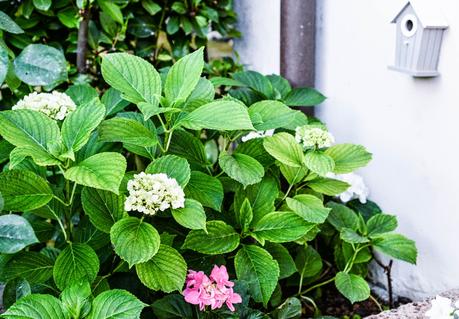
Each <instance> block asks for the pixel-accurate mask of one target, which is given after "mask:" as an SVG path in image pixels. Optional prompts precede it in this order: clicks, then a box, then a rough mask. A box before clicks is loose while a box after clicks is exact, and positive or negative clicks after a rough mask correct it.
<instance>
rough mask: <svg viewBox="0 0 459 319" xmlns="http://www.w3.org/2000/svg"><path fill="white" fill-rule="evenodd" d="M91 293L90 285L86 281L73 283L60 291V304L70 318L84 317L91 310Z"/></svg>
mask: <svg viewBox="0 0 459 319" xmlns="http://www.w3.org/2000/svg"><path fill="white" fill-rule="evenodd" d="M91 294H92V293H91V286H90V285H89V283H88V282H86V281H82V282H78V283H75V284H73V285H71V286H69V287H67V288H65V289H64V291H63V292H62V294H61V300H62V305H63V306H64V308H65V309H66V310H67V311H68V312H69V313H70V315H71V316H72V318H84V317H86V316H87V315H88V313H89V311H90V310H91V300H90V297H91Z"/></svg>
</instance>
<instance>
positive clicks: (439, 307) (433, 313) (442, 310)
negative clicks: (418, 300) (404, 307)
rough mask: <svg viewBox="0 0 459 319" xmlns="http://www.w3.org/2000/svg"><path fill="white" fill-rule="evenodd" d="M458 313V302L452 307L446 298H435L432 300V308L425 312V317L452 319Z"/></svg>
mask: <svg viewBox="0 0 459 319" xmlns="http://www.w3.org/2000/svg"><path fill="white" fill-rule="evenodd" d="M458 313H459V300H458V301H456V302H455V303H454V306H453V305H452V301H451V300H450V299H448V298H445V297H442V296H437V297H436V298H435V299H433V300H432V307H431V308H430V309H429V310H428V311H427V312H426V316H427V317H428V318H431V319H453V318H455V316H454V315H455V314H458Z"/></svg>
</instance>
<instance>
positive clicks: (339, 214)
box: [327, 202, 359, 231]
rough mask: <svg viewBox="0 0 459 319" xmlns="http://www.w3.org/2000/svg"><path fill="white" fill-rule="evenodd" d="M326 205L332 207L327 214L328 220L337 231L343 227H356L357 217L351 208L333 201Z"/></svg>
mask: <svg viewBox="0 0 459 319" xmlns="http://www.w3.org/2000/svg"><path fill="white" fill-rule="evenodd" d="M327 207H330V208H331V209H332V210H331V211H330V214H329V215H328V222H329V223H330V224H332V225H333V226H334V227H335V228H336V229H337V230H338V231H341V229H343V228H350V229H353V230H356V229H357V227H358V224H359V218H358V217H357V214H356V213H355V212H354V211H353V210H352V209H350V208H348V207H346V206H344V205H341V204H338V203H335V202H328V203H327Z"/></svg>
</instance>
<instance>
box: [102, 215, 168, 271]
mask: <svg viewBox="0 0 459 319" xmlns="http://www.w3.org/2000/svg"><path fill="white" fill-rule="evenodd" d="M110 239H111V241H112V244H113V246H114V250H115V252H116V254H117V255H118V256H120V257H121V259H123V260H125V261H127V263H128V264H129V267H132V266H133V265H136V264H139V263H143V262H146V261H148V260H150V259H151V258H152V257H153V256H154V255H155V254H156V253H157V252H158V249H159V243H160V238H159V233H158V231H157V230H156V229H155V228H154V227H153V226H152V225H150V224H149V223H146V222H143V221H142V220H140V219H138V218H136V217H127V218H123V219H121V220H119V221H118V222H116V223H115V224H114V225H113V227H112V229H111V231H110Z"/></svg>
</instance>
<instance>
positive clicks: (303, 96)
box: [284, 88, 326, 106]
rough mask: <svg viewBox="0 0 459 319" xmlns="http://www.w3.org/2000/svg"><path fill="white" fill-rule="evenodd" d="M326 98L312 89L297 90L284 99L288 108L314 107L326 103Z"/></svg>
mask: <svg viewBox="0 0 459 319" xmlns="http://www.w3.org/2000/svg"><path fill="white" fill-rule="evenodd" d="M325 99H326V97H325V96H323V95H322V94H321V93H320V92H319V91H317V90H315V89H312V88H296V89H293V90H292V91H290V93H288V94H287V96H286V97H285V98H284V102H285V104H287V105H288V106H314V105H317V104H320V103H322V102H323V101H325Z"/></svg>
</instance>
